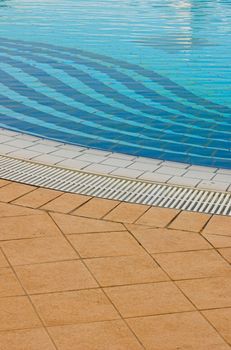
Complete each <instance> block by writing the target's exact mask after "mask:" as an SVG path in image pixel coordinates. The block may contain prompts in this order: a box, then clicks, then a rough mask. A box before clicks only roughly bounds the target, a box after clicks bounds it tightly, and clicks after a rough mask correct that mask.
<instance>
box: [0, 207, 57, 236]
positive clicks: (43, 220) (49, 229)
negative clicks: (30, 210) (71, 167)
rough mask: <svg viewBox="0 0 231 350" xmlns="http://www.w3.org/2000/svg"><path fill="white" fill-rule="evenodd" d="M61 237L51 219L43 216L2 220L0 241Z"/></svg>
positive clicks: (0, 221) (5, 218)
mask: <svg viewBox="0 0 231 350" xmlns="http://www.w3.org/2000/svg"><path fill="white" fill-rule="evenodd" d="M57 235H60V231H59V230H58V228H57V226H56V225H55V224H54V222H53V221H52V220H51V218H50V217H49V216H48V215H47V214H46V213H44V214H43V215H40V216H39V220H38V216H37V215H27V216H18V217H12V218H11V219H10V220H9V218H7V217H4V218H0V241H3V240H13V239H22V238H34V237H47V236H57Z"/></svg>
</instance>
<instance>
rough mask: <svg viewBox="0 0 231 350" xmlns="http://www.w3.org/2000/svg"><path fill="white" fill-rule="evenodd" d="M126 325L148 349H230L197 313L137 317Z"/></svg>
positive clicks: (129, 320)
mask: <svg viewBox="0 0 231 350" xmlns="http://www.w3.org/2000/svg"><path fill="white" fill-rule="evenodd" d="M127 322H128V324H129V325H130V326H131V328H132V330H133V331H134V332H135V334H136V335H137V336H138V338H139V339H140V340H141V341H142V343H143V344H144V346H145V348H146V349H148V350H160V349H161V350H162V349H163V350H173V349H182V350H186V349H189V350H229V349H230V347H229V346H228V345H227V344H226V343H225V341H224V340H223V339H222V338H221V337H220V336H219V334H218V333H217V332H216V331H215V330H214V329H213V327H212V326H211V325H210V324H209V323H208V322H207V321H206V320H205V319H204V318H203V317H202V316H201V315H200V314H199V313H198V312H187V313H180V314H171V315H159V316H152V317H139V318H133V319H128V320H127Z"/></svg>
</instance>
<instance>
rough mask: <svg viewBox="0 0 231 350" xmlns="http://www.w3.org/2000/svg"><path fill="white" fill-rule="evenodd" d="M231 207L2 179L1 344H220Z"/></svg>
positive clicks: (87, 349) (228, 322) (228, 321)
mask: <svg viewBox="0 0 231 350" xmlns="http://www.w3.org/2000/svg"><path fill="white" fill-rule="evenodd" d="M230 262H231V218H228V217H222V216H210V215H205V214H199V213H190V212H179V211H177V210H174V209H163V208H154V207H151V208H150V207H149V206H145V205H136V204H127V203H119V202H117V201H110V200H105V199H98V198H91V197H87V196H83V195H75V194H69V193H62V192H59V191H53V190H48V189H42V188H36V187H34V186H27V185H22V184H17V183H12V182H9V181H5V180H0V349H1V350H142V349H143V350H144V349H146V350H176V349H182V350H186V349H187V350H228V349H230V348H231V336H230V335H231V269H230Z"/></svg>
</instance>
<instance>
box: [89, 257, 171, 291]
mask: <svg viewBox="0 0 231 350" xmlns="http://www.w3.org/2000/svg"><path fill="white" fill-rule="evenodd" d="M85 263H86V264H87V266H88V267H89V269H90V270H91V272H92V273H93V275H94V276H95V277H96V279H97V281H98V282H99V284H100V285H101V286H104V287H105V286H116V285H123V284H133V283H145V282H159V281H167V280H169V278H168V276H167V275H166V274H165V273H164V272H163V271H162V270H161V269H160V268H159V266H158V265H157V264H156V263H155V262H154V261H153V259H152V258H151V257H150V256H148V255H146V254H141V255H132V256H118V257H110V258H96V259H87V260H85Z"/></svg>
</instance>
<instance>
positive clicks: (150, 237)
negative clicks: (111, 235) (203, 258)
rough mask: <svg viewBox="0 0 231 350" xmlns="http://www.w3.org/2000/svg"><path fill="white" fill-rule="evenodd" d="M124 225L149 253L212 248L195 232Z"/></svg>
mask: <svg viewBox="0 0 231 350" xmlns="http://www.w3.org/2000/svg"><path fill="white" fill-rule="evenodd" d="M126 227H127V228H128V230H129V231H131V232H132V233H133V235H134V236H135V237H136V238H137V240H138V241H139V242H140V243H141V245H142V246H143V247H144V248H145V249H147V251H148V252H149V253H165V252H177V251H187V250H197V249H209V248H211V249H212V246H211V245H210V244H209V243H208V242H207V241H206V240H205V239H204V238H203V237H202V236H201V235H199V234H197V233H192V232H186V231H178V230H170V229H166V228H147V226H139V225H126Z"/></svg>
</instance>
